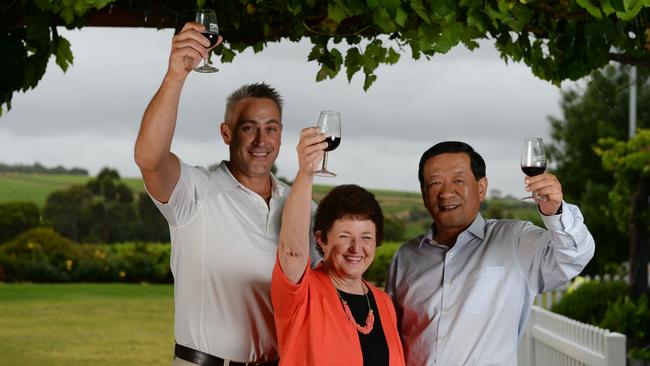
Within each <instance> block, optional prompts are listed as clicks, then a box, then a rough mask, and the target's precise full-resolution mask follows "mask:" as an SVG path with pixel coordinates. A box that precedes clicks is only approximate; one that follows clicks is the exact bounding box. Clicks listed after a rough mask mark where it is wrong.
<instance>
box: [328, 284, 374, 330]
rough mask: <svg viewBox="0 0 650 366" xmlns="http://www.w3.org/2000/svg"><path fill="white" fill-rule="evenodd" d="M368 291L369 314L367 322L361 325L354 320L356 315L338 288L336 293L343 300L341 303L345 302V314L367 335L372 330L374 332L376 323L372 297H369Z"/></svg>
mask: <svg viewBox="0 0 650 366" xmlns="http://www.w3.org/2000/svg"><path fill="white" fill-rule="evenodd" d="M368 292H370V289H368ZM368 292H366V294H365V295H366V301H367V302H368V316H367V317H366V324H365V325H364V326H360V325H359V324H358V323H357V321H356V320H354V315H352V311H351V310H350V307H349V306H348V302H347V301H345V300H343V298H342V297H341V294H340V293H339V291H338V289H337V290H336V294H337V295H339V300H341V304H343V311H345V316H346V317H347V318H348V321H349V322H350V323H352V324H354V327H355V328H356V329H357V331H359V333H361V334H365V335H368V334H370V332H372V327H373V326H374V325H375V314H374V312H373V311H372V307H370V299H369V298H368Z"/></svg>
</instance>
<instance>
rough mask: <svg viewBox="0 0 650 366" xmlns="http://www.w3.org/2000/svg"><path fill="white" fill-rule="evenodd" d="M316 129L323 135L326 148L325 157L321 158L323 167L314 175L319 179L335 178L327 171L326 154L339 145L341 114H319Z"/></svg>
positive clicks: (324, 112)
mask: <svg viewBox="0 0 650 366" xmlns="http://www.w3.org/2000/svg"><path fill="white" fill-rule="evenodd" d="M316 127H318V129H319V130H320V132H322V133H324V134H325V136H326V138H325V142H327V147H326V148H325V156H323V166H322V168H321V169H320V170H317V171H315V172H314V174H316V175H318V176H321V177H336V174H334V173H333V172H330V171H329V170H327V152H328V151H332V150H334V149H336V148H337V147H338V146H339V144H340V143H341V113H339V112H334V111H322V112H320V117H319V118H318V125H317V126H316Z"/></svg>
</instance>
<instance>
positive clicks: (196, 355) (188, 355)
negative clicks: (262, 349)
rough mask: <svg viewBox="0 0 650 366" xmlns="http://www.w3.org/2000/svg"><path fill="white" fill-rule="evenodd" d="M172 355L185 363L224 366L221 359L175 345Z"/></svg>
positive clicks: (269, 365)
mask: <svg viewBox="0 0 650 366" xmlns="http://www.w3.org/2000/svg"><path fill="white" fill-rule="evenodd" d="M174 355H176V357H178V358H180V359H183V360H185V361H187V362H191V363H195V364H197V365H201V366H224V365H225V364H226V361H225V360H224V359H223V358H219V357H217V356H213V355H209V354H207V353H205V352H201V351H197V350H195V349H191V348H188V347H185V346H181V345H180V344H178V343H176V346H175V347H174ZM228 365H230V366H277V365H278V361H277V360H276V361H269V362H234V361H230V363H228Z"/></svg>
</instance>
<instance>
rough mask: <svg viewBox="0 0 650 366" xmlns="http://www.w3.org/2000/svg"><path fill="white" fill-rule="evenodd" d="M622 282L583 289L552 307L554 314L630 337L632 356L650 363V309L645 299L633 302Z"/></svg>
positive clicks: (577, 290)
mask: <svg viewBox="0 0 650 366" xmlns="http://www.w3.org/2000/svg"><path fill="white" fill-rule="evenodd" d="M628 294H629V286H628V285H627V284H626V283H624V282H621V281H612V282H597V281H591V282H587V283H584V284H582V285H580V287H578V288H577V289H576V290H575V291H572V292H571V293H569V294H567V295H566V296H565V297H563V298H562V300H561V301H560V302H559V303H558V304H556V305H555V306H553V309H552V310H553V312H555V313H558V314H562V315H564V316H567V317H569V318H571V319H575V320H578V321H580V322H583V323H589V324H593V325H595V326H597V327H601V328H605V329H609V330H611V331H614V332H619V333H622V334H625V335H626V336H627V345H628V350H629V356H630V357H631V358H633V359H641V360H644V359H645V360H649V359H650V352H648V350H650V309H649V307H648V300H647V298H646V296H645V295H644V296H641V297H640V298H638V299H636V300H634V299H632V298H631V297H630V296H629V295H628Z"/></svg>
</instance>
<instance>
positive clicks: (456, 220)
mask: <svg viewBox="0 0 650 366" xmlns="http://www.w3.org/2000/svg"><path fill="white" fill-rule="evenodd" d="M423 178H424V185H423V187H422V197H423V199H424V205H425V206H426V208H427V210H429V213H430V214H431V217H432V218H433V221H434V223H435V225H436V230H437V231H438V232H442V233H445V232H455V233H459V232H461V231H463V230H465V229H466V228H467V227H468V226H469V225H470V224H471V223H472V222H473V221H474V219H475V218H476V215H477V214H478V212H479V209H480V207H481V201H483V200H484V199H485V192H486V189H487V179H486V178H485V177H483V178H481V179H479V180H478V181H477V180H476V178H475V177H474V173H472V169H471V166H470V157H469V155H468V154H466V153H443V154H439V155H435V156H433V157H431V158H430V159H429V160H427V162H426V163H425V165H424V176H423Z"/></svg>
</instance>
